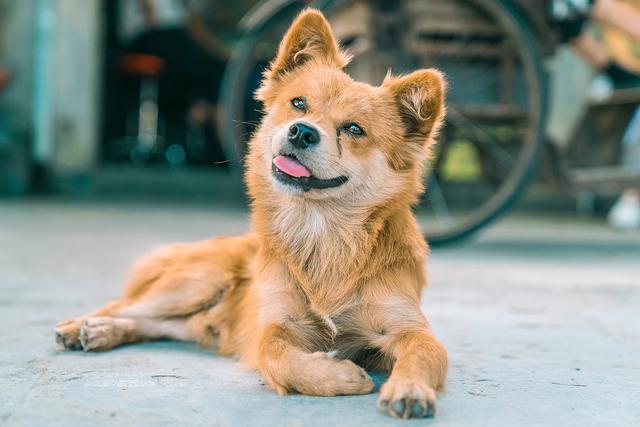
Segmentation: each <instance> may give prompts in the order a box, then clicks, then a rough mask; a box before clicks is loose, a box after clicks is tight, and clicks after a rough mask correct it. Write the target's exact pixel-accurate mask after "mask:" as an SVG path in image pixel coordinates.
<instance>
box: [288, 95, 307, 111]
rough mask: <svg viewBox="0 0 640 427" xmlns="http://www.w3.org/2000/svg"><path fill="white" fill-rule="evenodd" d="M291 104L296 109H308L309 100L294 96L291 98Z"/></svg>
mask: <svg viewBox="0 0 640 427" xmlns="http://www.w3.org/2000/svg"><path fill="white" fill-rule="evenodd" d="M291 105H292V106H293V108H295V109H296V110H300V111H307V100H306V99H304V98H293V99H292V100H291Z"/></svg>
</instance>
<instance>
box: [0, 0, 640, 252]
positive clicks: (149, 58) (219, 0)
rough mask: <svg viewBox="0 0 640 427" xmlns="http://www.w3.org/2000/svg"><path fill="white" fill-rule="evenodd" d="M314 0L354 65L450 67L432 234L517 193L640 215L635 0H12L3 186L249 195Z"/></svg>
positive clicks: (554, 208)
mask: <svg viewBox="0 0 640 427" xmlns="http://www.w3.org/2000/svg"><path fill="white" fill-rule="evenodd" d="M306 5H312V6H316V7H320V8H321V9H323V10H324V11H325V13H326V14H327V16H328V17H329V19H330V20H331V23H332V25H333V27H334V29H335V31H336V34H337V35H338V37H339V38H340V40H341V43H342V44H343V46H344V47H345V48H348V49H349V50H350V51H351V52H352V53H353V54H354V60H353V62H352V63H351V64H350V66H349V67H348V70H347V71H348V72H349V73H350V74H352V75H353V76H354V77H355V78H357V79H360V80H365V81H368V82H371V83H374V84H379V83H380V82H381V80H382V79H383V77H384V75H385V73H386V72H387V70H389V69H391V70H393V71H394V72H397V73H401V72H407V71H410V70H412V69H415V68H420V67H430V66H435V67H438V68H440V69H442V70H443V71H444V72H445V73H446V74H447V76H448V81H449V95H448V119H447V124H446V126H445V128H444V130H443V132H442V134H441V136H440V139H439V145H438V148H437V150H436V156H435V158H434V160H433V161H432V162H431V164H430V165H428V170H429V173H428V176H427V178H426V180H427V182H428V187H429V191H428V192H427V194H426V196H425V197H424V199H423V200H422V201H421V203H420V206H419V207H418V209H417V212H418V215H419V217H420V219H421V221H422V222H423V224H424V225H425V229H426V230H427V232H428V234H429V235H430V238H431V240H432V242H434V243H436V244H437V243H440V242H445V243H446V242H449V241H455V240H458V239H460V238H464V237H467V236H469V235H471V234H473V233H474V232H475V231H477V230H479V229H482V228H484V227H485V226H486V225H487V224H489V223H490V222H492V221H493V220H494V219H496V218H498V217H499V216H501V214H503V213H504V212H506V211H509V210H511V209H513V208H515V209H516V210H515V211H516V212H518V211H520V212H522V211H527V212H536V213H551V214H556V213H559V214H563V215H577V216H581V217H582V218H595V219H596V220H598V219H599V220H603V219H604V218H605V216H606V215H607V214H608V213H611V215H609V219H610V221H611V223H612V224H613V226H615V227H618V228H624V229H635V228H638V227H640V206H639V204H640V202H638V192H637V190H636V188H637V187H638V186H639V181H640V179H639V178H640V174H639V173H638V170H639V169H640V166H639V163H640V154H638V152H639V151H640V149H638V145H640V143H639V142H638V140H640V124H639V119H638V114H637V112H636V110H637V106H638V101H639V100H640V88H639V86H640V85H638V77H637V73H640V66H639V63H640V53H639V52H640V47H639V46H640V43H639V42H638V40H639V39H640V35H639V34H638V32H639V31H638V29H637V25H635V24H634V22H636V23H637V22H638V21H634V19H635V18H637V17H638V16H640V12H638V9H639V6H638V2H636V1H634V0H602V1H596V2H590V1H586V0H565V1H560V0H549V1H530V0H507V1H493V0H478V1H456V0H454V1H448V0H446V1H445V0H402V1H398V2H385V1H362V0H349V1H347V0H335V1H327V0H325V1H319V2H310V1H289V0H267V1H257V0H236V1H228V0H101V1H98V0H86V1H78V0H28V1H20V2H15V1H10V0H0V195H1V196H2V197H7V196H14V197H15V196H18V197H20V198H30V197H34V196H38V197H43V196H46V197H48V198H52V197H62V198H66V199H67V200H68V199H74V200H76V201H83V200H84V201H87V202H88V201H93V202H95V201H99V200H115V199H118V200H138V201H139V200H141V199H144V200H165V201H167V200H169V199H173V200H174V201H186V200H191V201H193V200H197V201H198V202H199V203H202V202H204V203H208V202H211V203H215V204H220V203H222V204H226V203H227V202H228V203H230V204H234V203H236V204H237V205H238V206H242V205H243V204H245V201H244V199H243V194H244V190H243V187H242V180H241V171H242V158H243V155H244V150H245V147H246V141H247V139H248V137H249V136H250V134H251V131H252V129H253V128H254V127H255V125H256V123H257V122H258V121H259V119H260V114H261V112H260V107H261V106H260V105H258V104H257V103H256V102H255V101H254V100H253V98H252V94H253V91H254V90H255V89H256V87H257V86H258V84H259V81H260V75H261V72H262V70H264V67H265V66H266V65H267V64H268V61H269V60H270V58H271V57H272V56H273V54H274V52H275V49H276V47H277V45H278V43H279V41H280V39H281V37H282V34H283V32H284V31H285V30H286V27H287V26H288V24H289V23H290V21H291V19H292V18H293V16H295V14H296V13H297V12H298V11H299V10H300V9H301V8H302V7H304V6H306ZM634 14H635V15H634ZM621 194H622V195H624V197H622V198H621V199H620V201H619V202H620V203H618V204H616V205H614V203H616V200H618V197H619V196H620V195H621ZM523 196H524V199H523ZM518 199H520V200H523V202H522V203H521V204H519V205H517V206H515V203H514V202H515V201H516V200H518ZM618 205H620V206H618ZM612 206H613V207H614V208H616V207H617V211H616V210H615V209H614V211H611V209H612ZM614 213H615V214H614Z"/></svg>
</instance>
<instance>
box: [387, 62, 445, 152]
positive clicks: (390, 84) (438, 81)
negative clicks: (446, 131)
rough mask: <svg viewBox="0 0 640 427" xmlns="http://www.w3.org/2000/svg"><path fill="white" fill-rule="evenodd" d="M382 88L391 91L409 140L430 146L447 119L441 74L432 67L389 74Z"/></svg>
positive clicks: (443, 82)
mask: <svg viewBox="0 0 640 427" xmlns="http://www.w3.org/2000/svg"><path fill="white" fill-rule="evenodd" d="M382 86H383V87H387V88H389V90H390V91H391V93H392V95H393V97H394V99H395V101H396V105H397V106H398V111H399V112H400V118H401V119H402V123H403V125H404V127H405V130H406V137H407V139H409V140H413V141H416V142H418V143H419V144H420V145H425V144H427V143H428V142H429V141H430V140H431V138H432V136H433V135H434V134H435V133H436V132H437V131H438V129H439V128H440V125H441V124H442V119H443V118H444V112H445V108H444V93H445V81H444V78H443V76H442V73H440V72H439V71H437V70H435V69H432V68H431V69H428V70H418V71H414V72H413V73H411V74H409V75H406V76H401V77H393V76H391V75H387V77H386V78H385V79H384V82H383V83H382Z"/></svg>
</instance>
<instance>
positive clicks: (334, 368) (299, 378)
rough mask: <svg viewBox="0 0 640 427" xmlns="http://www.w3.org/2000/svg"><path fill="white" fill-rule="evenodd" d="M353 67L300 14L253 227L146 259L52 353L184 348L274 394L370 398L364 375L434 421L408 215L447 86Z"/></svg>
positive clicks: (273, 82) (265, 91)
mask: <svg viewBox="0 0 640 427" xmlns="http://www.w3.org/2000/svg"><path fill="white" fill-rule="evenodd" d="M348 61H349V56H348V54H347V53H345V52H344V51H342V50H341V48H340V47H339V45H338V43H337V41H336V39H335V37H334V35H333V33H332V31H331V27H330V25H329V23H328V22H327V20H326V19H325V17H324V16H323V15H322V13H320V12H319V11H317V10H313V9H306V10H305V11H303V12H302V13H301V14H300V15H298V17H297V18H296V19H295V21H294V22H293V24H292V25H291V27H290V28H289V30H288V32H287V33H286V35H285V37H284V39H283V41H282V42H281V44H280V47H279V51H278V53H277V56H276V57H275V59H274V60H273V61H272V62H271V64H270V66H269V68H268V69H267V71H266V72H265V74H264V78H263V81H262V84H261V86H260V88H259V89H258V90H257V92H256V97H257V99H258V100H260V101H261V102H262V103H263V105H264V112H265V115H264V119H263V120H262V123H261V124H260V126H259V127H258V128H257V130H256V131H255V133H254V135H253V137H252V139H251V141H250V143H249V149H248V155H247V159H246V175H245V181H246V184H247V188H248V192H249V196H250V198H251V222H252V230H253V231H252V232H251V233H249V234H246V235H243V236H236V237H225V238H214V239H211V240H207V241H203V242H197V243H179V244H173V245H169V246H167V247H163V248H161V249H159V250H157V251H156V252H154V253H151V254H150V255H147V256H145V257H144V258H142V259H141V260H140V261H139V262H138V263H137V265H136V266H135V267H134V269H133V272H132V276H131V279H130V281H129V282H128V284H127V285H126V288H125V291H124V295H123V296H122V298H121V299H119V300H116V301H112V302H109V303H108V304H107V305H106V306H104V307H103V308H101V309H99V310H97V311H95V312H93V313H90V314H88V315H85V316H81V317H77V318H74V319H71V320H67V321H63V322H60V323H59V324H58V325H57V326H56V331H55V332H56V339H57V341H58V343H60V344H61V345H62V346H64V347H65V348H67V349H82V350H84V351H104V350H108V349H111V348H113V347H115V346H118V345H121V344H125V343H133V342H137V341H143V340H149V339H175V340H181V341H191V342H195V343H197V344H199V345H202V346H204V347H208V348H211V349H215V350H216V351H217V352H218V353H219V354H222V355H237V356H239V358H240V360H241V361H242V362H243V363H244V364H245V365H246V366H247V367H249V368H250V369H254V370H257V371H259V372H260V373H261V374H262V375H263V376H264V378H265V380H266V382H267V384H268V385H269V386H270V387H271V388H272V389H274V390H275V391H276V392H277V393H278V394H281V395H283V394H287V393H294V392H295V393H302V394H306V395H313V396H336V395H353V394H367V393H371V392H372V391H373V389H374V384H373V382H372V380H371V378H370V376H369V375H368V374H367V371H366V370H372V371H376V370H382V371H387V372H390V375H389V378H388V380H387V381H386V383H385V384H383V385H382V386H381V388H380V396H379V399H378V407H379V409H380V410H381V411H383V412H385V413H387V414H389V415H391V416H393V417H397V418H418V417H429V416H433V415H434V413H435V405H436V391H437V390H439V389H440V388H441V387H442V386H443V383H444V380H445V376H446V372H447V353H446V351H445V348H444V346H443V345H442V343H441V342H440V341H439V340H438V339H436V338H435V336H434V335H433V333H432V332H431V329H430V326H429V324H428V322H427V320H426V318H425V316H424V314H423V313H422V311H421V309H420V300H421V292H422V289H423V288H424V287H425V284H426V269H425V265H426V264H425V263H426V257H427V252H428V246H427V243H426V242H425V240H424V238H423V236H422V233H421V230H420V227H419V226H418V224H417V222H416V219H415V217H414V215H413V213H412V206H413V205H414V204H415V203H416V202H417V199H418V197H419V195H420V193H421V192H422V191H423V190H424V189H423V184H422V182H423V169H424V167H425V164H426V162H427V160H428V157H429V152H430V149H431V146H432V144H433V141H434V137H435V135H436V133H437V131H438V128H439V127H440V125H441V123H442V121H443V117H444V110H445V108H444V92H445V89H444V80H443V76H442V75H441V74H440V73H439V72H438V71H436V70H433V69H425V70H418V71H415V72H413V73H411V74H408V75H404V76H392V75H391V74H389V75H387V77H386V78H385V80H384V82H383V83H382V84H381V85H380V86H378V87H374V86H370V85H368V84H365V83H361V82H356V81H354V80H353V79H352V78H351V77H349V76H348V75H347V74H346V73H345V72H344V68H345V66H346V65H347V63H348ZM365 369H366V370H365Z"/></svg>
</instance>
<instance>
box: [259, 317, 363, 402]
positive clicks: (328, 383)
mask: <svg viewBox="0 0 640 427" xmlns="http://www.w3.org/2000/svg"><path fill="white" fill-rule="evenodd" d="M299 334H300V331H298V330H296V327H295V326H287V325H286V324H285V325H277V324H274V325H271V326H269V327H267V328H266V330H265V332H264V334H263V337H262V341H261V343H260V344H261V345H260V356H259V357H260V361H259V363H260V370H261V372H262V374H263V375H264V377H265V378H266V380H267V381H268V382H269V385H270V386H271V387H272V388H273V389H275V390H276V392H277V393H278V394H286V393H288V392H298V393H302V394H306V395H311V396H336V395H348V394H367V393H370V392H371V391H372V390H373V381H372V380H371V378H370V377H369V375H367V373H366V372H365V370H364V369H362V368H361V367H360V366H358V365H356V364H355V363H353V362H351V361H350V360H338V359H335V358H334V357H332V356H331V354H329V353H326V352H321V351H316V352H310V351H306V350H303V348H302V347H301V346H299V345H297V343H299V342H300V341H301V340H300V336H299Z"/></svg>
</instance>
